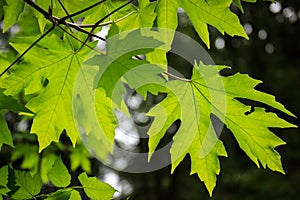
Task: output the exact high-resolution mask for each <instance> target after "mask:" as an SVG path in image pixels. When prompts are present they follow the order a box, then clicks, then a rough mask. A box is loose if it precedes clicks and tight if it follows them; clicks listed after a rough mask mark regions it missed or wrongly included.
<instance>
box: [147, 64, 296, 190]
mask: <svg viewBox="0 0 300 200" xmlns="http://www.w3.org/2000/svg"><path fill="white" fill-rule="evenodd" d="M222 68H224V67H216V66H205V65H203V64H200V66H199V67H198V66H197V65H195V66H194V70H193V76H192V78H191V81H187V82H184V81H180V80H175V81H170V82H168V83H166V88H168V90H169V92H168V96H167V98H166V99H165V100H164V101H162V102H161V103H160V104H158V105H157V106H155V107H154V108H153V109H151V110H150V112H149V115H151V116H155V117H156V118H155V120H154V123H153V124H152V126H151V128H150V130H149V135H150V139H149V152H150V156H151V153H153V151H154V150H155V148H156V147H157V145H158V143H159V141H160V140H161V138H162V137H163V136H164V133H165V132H166V130H167V129H168V128H169V127H170V126H171V124H172V123H173V122H174V121H175V120H177V119H180V120H181V125H180V128H179V130H178V132H177V133H176V135H175V136H174V138H173V139H174V143H173V145H172V148H171V150H170V153H171V159H172V171H173V170H174V169H175V168H176V167H177V165H178V164H179V163H180V162H181V161H182V160H183V158H184V157H185V156H186V154H190V156H191V160H192V164H191V165H192V166H191V174H193V173H197V174H198V176H199V178H200V179H201V180H202V181H204V183H205V185H206V187H207V189H208V191H209V193H210V194H212V190H213V188H214V187H215V184H216V175H217V174H218V173H219V171H220V165H219V161H218V156H226V155H227V154H226V151H225V148H224V146H223V144H222V142H221V141H220V140H219V139H218V138H217V134H216V132H215V129H214V127H213V125H212V122H211V115H212V114H213V115H215V116H217V117H218V118H219V119H220V120H221V121H222V122H223V123H224V124H225V125H226V126H227V127H228V128H229V129H230V130H231V131H232V133H233V134H234V136H235V138H236V139H237V142H238V143H239V145H240V147H241V148H242V149H243V150H244V151H245V153H246V154H247V155H248V156H249V157H250V159H251V160H253V161H254V162H255V163H256V164H257V166H259V162H260V163H261V165H262V166H263V167H264V168H266V167H268V168H270V169H271V170H274V171H279V172H282V173H284V171H283V169H282V166H281V161H280V155H279V154H278V153H277V152H276V151H275V150H274V148H275V147H276V146H279V145H282V144H284V142H283V141H282V140H281V139H280V138H278V137H277V136H275V135H274V134H273V133H272V132H271V131H270V130H269V129H268V128H269V127H280V128H284V127H294V125H292V124H290V123H288V122H286V121H284V120H283V119H280V118H278V117H277V116H276V115H275V114H274V113H270V112H266V111H265V110H264V109H263V108H255V109H254V111H253V112H251V113H250V114H248V113H247V111H249V112H250V106H246V105H244V104H242V103H241V102H239V101H238V100H236V98H245V99H250V100H254V101H259V102H262V103H264V104H266V105H269V106H272V107H274V108H276V109H278V110H281V111H282V112H285V113H287V114H289V115H292V113H291V112H289V111H288V110H286V109H285V108H284V107H283V106H282V105H281V104H280V103H278V102H276V101H275V98H274V97H273V96H272V95H269V94H266V93H263V92H259V91H257V90H255V89H254V87H255V86H256V85H257V84H259V83H260V81H257V80H255V79H252V78H250V77H249V76H248V75H242V74H235V75H233V76H228V77H222V76H220V75H219V74H218V71H219V69H222ZM292 116H293V115H292Z"/></svg>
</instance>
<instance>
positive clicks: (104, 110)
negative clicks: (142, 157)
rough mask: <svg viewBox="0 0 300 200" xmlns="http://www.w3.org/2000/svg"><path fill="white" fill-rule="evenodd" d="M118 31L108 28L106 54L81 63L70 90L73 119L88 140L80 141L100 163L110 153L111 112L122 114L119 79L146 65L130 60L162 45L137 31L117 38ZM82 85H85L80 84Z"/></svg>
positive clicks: (121, 92)
mask: <svg viewBox="0 0 300 200" xmlns="http://www.w3.org/2000/svg"><path fill="white" fill-rule="evenodd" d="M118 31H119V30H118V28H117V27H116V26H115V25H112V27H111V28H110V32H109V35H108V39H107V45H106V46H107V52H106V54H100V55H95V56H93V57H91V58H90V59H88V60H87V61H86V62H85V63H84V65H83V66H82V70H81V71H80V73H79V74H78V77H77V81H76V83H78V84H76V87H75V88H76V89H74V96H75V116H76V117H75V118H76V119H77V122H78V124H79V127H81V128H82V129H83V130H84V131H85V134H86V135H87V136H88V137H87V138H85V137H84V141H85V139H86V143H87V145H88V147H89V148H90V149H93V150H94V152H95V153H96V155H97V156H98V158H101V159H103V160H106V158H107V157H106V156H107V153H112V152H113V145H114V130H115V128H116V125H117V120H116V117H115V114H114V110H115V109H121V110H125V109H124V102H123V101H122V94H124V93H125V89H124V87H123V85H122V84H121V80H122V77H124V75H125V74H126V73H128V72H129V71H131V70H133V69H135V68H138V67H140V66H141V65H147V64H149V63H148V62H146V61H143V60H136V59H133V56H135V55H139V54H144V53H148V52H150V51H152V50H153V48H155V47H158V46H160V45H161V44H162V43H161V42H159V41H157V40H155V39H154V38H152V37H145V36H142V34H141V33H140V31H139V30H134V31H130V32H122V33H120V35H119V34H118ZM155 69H156V70H157V68H155ZM160 72H161V71H157V73H160ZM82 81H85V82H87V84H85V85H83V84H81V83H82ZM91 105H95V107H93V106H91Z"/></svg>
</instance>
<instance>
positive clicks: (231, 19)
mask: <svg viewBox="0 0 300 200" xmlns="http://www.w3.org/2000/svg"><path fill="white" fill-rule="evenodd" d="M231 3H232V0H177V1H167V0H161V1H159V2H158V5H157V8H156V13H157V25H158V27H159V28H169V29H172V30H175V29H176V27H177V24H178V21H177V9H178V8H179V7H182V8H183V9H184V10H185V11H186V13H187V15H188V16H189V18H190V19H191V21H192V23H193V25H194V27H195V29H196V31H197V33H198V34H199V36H200V37H201V39H202V40H203V42H204V43H205V44H206V45H207V46H208V47H209V46H210V45H209V32H208V27H207V25H208V24H209V25H211V26H214V27H216V28H217V29H218V30H219V31H220V32H221V33H222V34H224V33H225V32H226V33H227V34H229V35H231V36H234V35H237V36H242V37H244V38H248V36H247V34H246V33H245V31H244V29H243V26H241V24H240V22H239V19H238V17H237V16H236V15H235V14H234V13H233V12H231V11H230V8H229V6H230V4H231Z"/></svg>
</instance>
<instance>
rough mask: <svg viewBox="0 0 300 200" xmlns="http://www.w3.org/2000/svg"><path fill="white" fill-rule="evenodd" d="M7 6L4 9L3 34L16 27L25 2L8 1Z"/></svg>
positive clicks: (17, 0)
mask: <svg viewBox="0 0 300 200" xmlns="http://www.w3.org/2000/svg"><path fill="white" fill-rule="evenodd" d="M6 3H7V5H6V6H4V7H3V10H4V27H3V32H5V31H6V30H7V29H9V28H10V27H11V26H12V25H14V24H15V23H16V22H17V20H18V18H19V16H20V14H21V13H22V12H23V9H24V1H23V0H6Z"/></svg>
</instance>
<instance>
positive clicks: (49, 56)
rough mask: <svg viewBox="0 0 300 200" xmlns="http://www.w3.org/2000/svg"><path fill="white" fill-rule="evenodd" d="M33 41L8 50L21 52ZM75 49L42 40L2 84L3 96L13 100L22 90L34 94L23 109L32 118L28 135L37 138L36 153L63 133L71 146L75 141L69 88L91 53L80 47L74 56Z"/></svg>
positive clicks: (52, 39)
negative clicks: (10, 96) (30, 113)
mask: <svg viewBox="0 0 300 200" xmlns="http://www.w3.org/2000/svg"><path fill="white" fill-rule="evenodd" d="M33 39H34V38H21V39H20V40H17V41H19V43H13V44H12V46H13V47H14V48H15V49H16V50H17V51H18V52H23V51H24V50H25V49H26V48H27V47H28V43H29V44H30V43H31V42H32V41H33ZM20 42H23V43H20ZM27 42H28V43H27ZM78 46H79V44H78V43H76V42H74V41H71V40H69V38H67V37H65V38H64V39H63V40H62V39H60V38H59V37H58V36H56V35H52V36H50V37H45V38H44V39H43V40H42V41H40V43H39V44H38V45H37V46H35V47H33V48H32V49H31V50H30V51H29V52H28V53H27V54H26V55H25V57H24V59H25V62H23V63H21V64H20V65H17V66H14V67H13V69H12V70H11V72H12V73H11V74H10V75H9V76H7V78H6V79H5V80H4V81H3V85H4V87H5V88H6V91H5V93H6V94H10V95H13V96H14V95H17V94H18V93H19V92H20V91H22V90H24V91H25V94H38V95H37V96H36V97H34V98H32V99H31V100H30V101H29V102H28V103H27V104H26V107H27V108H28V109H30V110H31V111H32V112H34V114H35V116H34V120H33V124H32V128H31V133H35V134H37V136H38V140H39V149H40V151H41V150H43V149H44V148H45V147H47V146H48V145H49V144H50V143H51V142H52V141H56V142H57V141H58V139H59V136H60V134H61V132H62V131H63V130H66V131H67V133H68V135H69V137H70V138H71V141H72V142H73V144H74V145H75V143H76V140H77V139H78V133H77V129H76V127H75V123H74V119H73V114H72V88H73V82H74V80H75V77H76V74H77V72H78V69H79V68H80V66H81V63H82V62H83V60H84V59H85V57H86V56H87V55H88V54H89V53H90V51H91V50H90V49H89V48H87V47H84V48H83V49H81V51H79V52H77V48H78ZM83 84H84V83H83Z"/></svg>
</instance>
